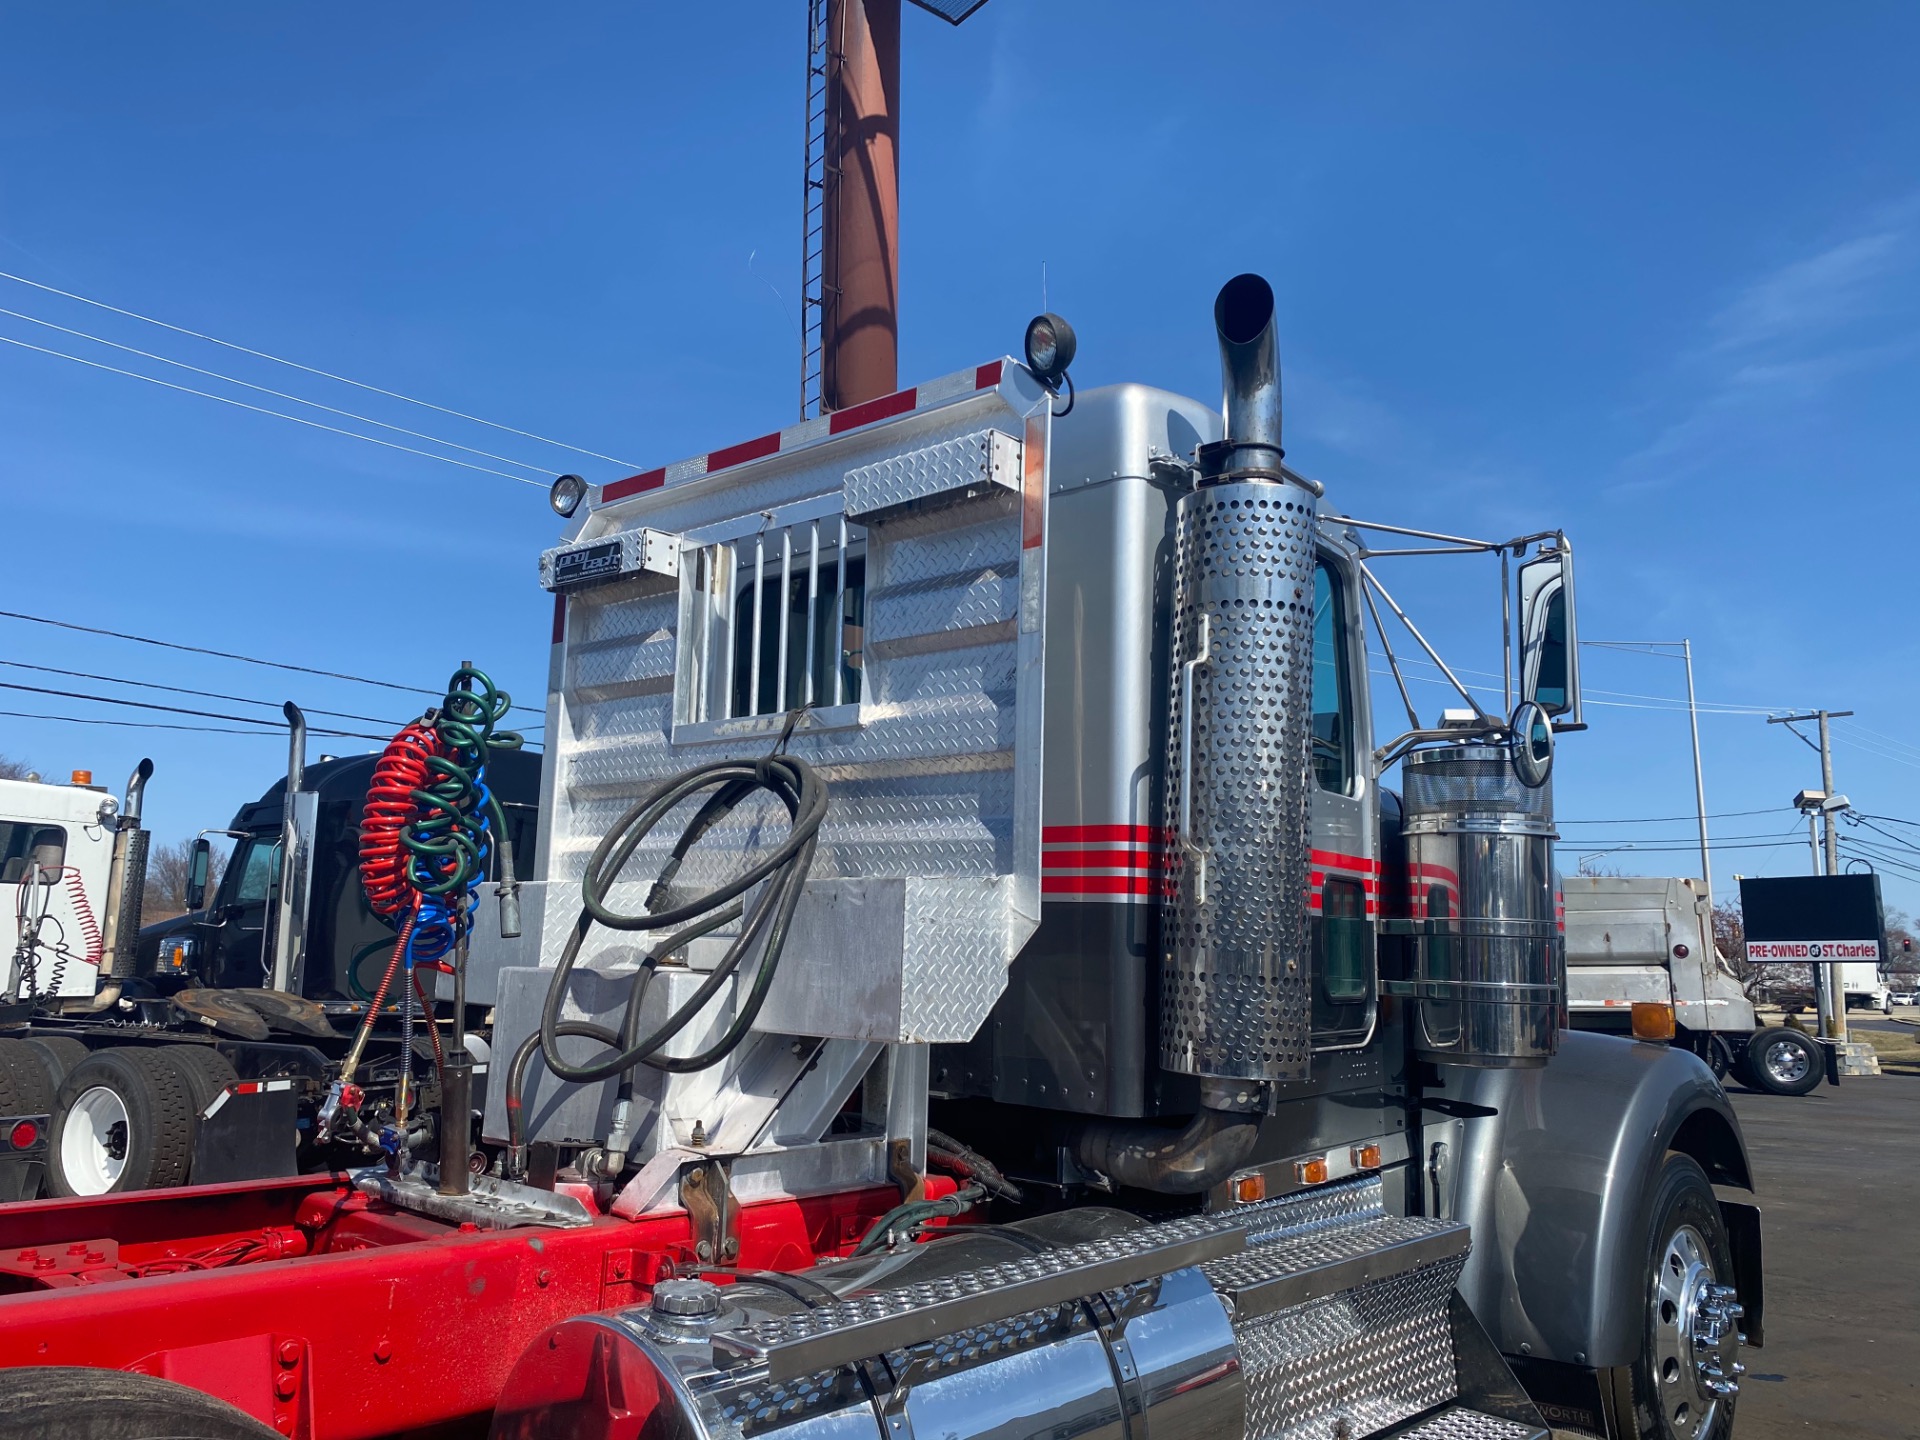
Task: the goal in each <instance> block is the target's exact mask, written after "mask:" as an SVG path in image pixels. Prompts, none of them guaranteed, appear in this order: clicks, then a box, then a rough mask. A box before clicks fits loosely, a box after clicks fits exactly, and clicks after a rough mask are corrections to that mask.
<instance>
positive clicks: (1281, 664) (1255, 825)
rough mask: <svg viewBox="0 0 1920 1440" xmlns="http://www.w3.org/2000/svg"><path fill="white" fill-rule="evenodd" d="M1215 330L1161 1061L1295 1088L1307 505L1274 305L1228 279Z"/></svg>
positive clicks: (1176, 798) (1185, 676)
mask: <svg viewBox="0 0 1920 1440" xmlns="http://www.w3.org/2000/svg"><path fill="white" fill-rule="evenodd" d="M1214 322H1215V325H1216V327H1217V329H1218V330H1219V335H1220V357H1221V369H1222V372H1223V376H1224V379H1225V390H1226V406H1225V408H1226V419H1227V438H1226V439H1225V440H1223V441H1221V442H1219V443H1218V444H1216V445H1209V446H1203V447H1202V449H1201V452H1200V460H1201V467H1202V476H1201V480H1200V483H1199V484H1198V485H1197V486H1196V487H1195V489H1194V490H1193V492H1192V493H1190V494H1188V495H1186V496H1185V497H1183V498H1182V499H1181V501H1180V504H1179V509H1178V513H1177V519H1176V522H1175V524H1176V536H1175V558H1174V612H1173V673H1172V697H1171V704H1170V708H1169V719H1170V724H1169V726H1168V738H1169V743H1170V746H1171V754H1170V755H1169V757H1168V763H1167V767H1166V773H1167V776H1168V781H1167V824H1168V828H1169V829H1171V830H1172V831H1173V832H1174V833H1175V836H1176V841H1177V844H1176V851H1175V853H1176V860H1175V865H1174V886H1175V889H1174V894H1173V896H1172V901H1171V906H1170V911H1169V914H1168V916H1167V921H1166V923H1165V924H1164V926H1163V930H1162V934H1163V936H1164V939H1163V941H1162V953H1161V980H1162V983H1161V997H1162V998H1161V1020H1160V1034H1161V1062H1162V1063H1163V1064H1164V1065H1165V1066H1166V1067H1167V1068H1168V1069H1170V1070H1177V1071H1180V1072H1183V1073H1185V1074H1190V1075H1210V1076H1219V1077H1223V1078H1235V1079H1247V1080H1303V1079H1305V1078H1306V1077H1307V1071H1308V1065H1309V1045H1308V1033H1309V1016H1308V1001H1309V990H1308V985H1309V978H1310V977H1309V973H1308V951H1307V859H1308V844H1307V836H1308V829H1307V822H1308V787H1307V772H1308V763H1309V758H1310V755H1309V746H1310V744H1311V739H1312V734H1311V718H1310V711H1311V701H1312V674H1313V566H1314V535H1315V505H1316V502H1317V499H1318V495H1317V491H1316V490H1315V489H1314V488H1311V487H1310V486H1309V485H1308V484H1306V483H1303V482H1301V481H1300V480H1299V479H1297V478H1296V477H1293V476H1291V475H1288V474H1287V473H1286V472H1284V471H1283V470H1282V468H1281V464H1280V459H1281V450H1280V370H1279V359H1278V350H1277V345H1276V342H1275V339H1274V330H1273V291H1272V290H1271V289H1270V288H1269V287H1268V285H1267V283H1266V282H1265V281H1264V280H1262V279H1260V277H1258V276H1256V275H1241V276H1238V277H1236V278H1235V279H1233V280H1231V281H1229V282H1228V283H1227V285H1226V286H1225V287H1224V288H1223V289H1222V290H1221V292H1220V296H1219V298H1218V300H1216V301H1215V303H1214Z"/></svg>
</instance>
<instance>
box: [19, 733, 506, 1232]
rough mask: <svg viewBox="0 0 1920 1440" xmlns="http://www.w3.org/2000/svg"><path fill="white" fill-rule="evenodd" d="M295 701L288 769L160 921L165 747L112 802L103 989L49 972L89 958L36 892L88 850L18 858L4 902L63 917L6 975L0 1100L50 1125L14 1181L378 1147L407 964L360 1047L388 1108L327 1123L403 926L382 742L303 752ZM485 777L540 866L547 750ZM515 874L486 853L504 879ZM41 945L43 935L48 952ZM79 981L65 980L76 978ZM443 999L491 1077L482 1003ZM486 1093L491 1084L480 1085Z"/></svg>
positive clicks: (236, 821)
mask: <svg viewBox="0 0 1920 1440" xmlns="http://www.w3.org/2000/svg"><path fill="white" fill-rule="evenodd" d="M287 711H288V720H289V723H290V725H291V726H292V744H291V751H290V763H289V767H288V773H287V774H286V775H285V776H283V777H280V778H278V779H276V780H275V781H274V783H273V784H272V785H271V786H269V787H268V789H267V790H266V792H265V793H264V794H262V795H261V796H260V798H259V799H257V800H253V801H250V802H248V803H247V804H245V805H243V806H241V807H240V810H239V811H238V813H236V814H235V816H234V817H233V821H232V823H231V825H230V826H229V827H227V828H226V829H225V830H224V831H210V832H205V833H203V834H202V835H201V836H200V837H199V839H197V840H196V842H195V845H194V856H193V872H192V879H191V881H190V884H189V894H188V903H189V904H190V905H192V906H193V907H194V908H193V909H192V910H191V911H190V913H188V914H185V915H181V916H178V917H176V918H173V919H169V920H165V921H162V922H160V923H157V924H154V925H150V926H147V927H145V928H140V927H139V914H140V904H141V894H142V892H143V890H144V886H145V869H146V832H145V831H144V830H142V829H141V827H140V800H141V792H142V791H143V790H144V787H145V783H146V779H147V777H148V775H150V774H151V770H152V767H151V764H150V763H149V762H142V766H141V769H140V770H138V771H136V772H135V775H134V776H133V778H132V779H131V780H130V781H129V785H128V794H127V798H126V799H125V801H123V802H121V803H120V804H119V806H118V807H117V808H118V813H117V814H111V815H107V818H106V820H105V821H104V822H103V823H104V824H105V825H107V826H108V827H110V830H111V834H110V843H111V845H112V852H113V863H112V867H111V872H110V875H109V876H108V878H106V879H105V880H104V881H100V882H96V883H95V886H94V888H95V889H96V890H97V891H103V892H104V893H101V894H98V895H96V896H95V897H94V898H93V899H92V900H91V901H90V902H89V908H90V909H91V910H93V911H98V912H100V913H102V914H104V915H106V916H107V917H108V924H107V926H106V931H107V933H106V935H105V937H104V940H103V943H101V944H100V945H98V946H96V947H94V948H95V949H96V950H97V951H98V954H97V955H95V956H94V957H93V958H91V959H88V958H87V957H86V956H77V957H71V958H73V960H74V964H78V965H79V966H80V967H81V972H82V973H83V974H85V973H88V972H86V970H85V967H86V966H87V965H92V966H96V967H97V977H98V978H97V980H96V981H94V982H93V983H92V984H90V985H89V986H87V989H88V990H90V991H91V992H92V993H91V994H81V995H74V994H72V993H58V994H54V993H46V992H45V991H44V990H43V991H39V992H36V989H35V981H36V978H37V979H39V980H41V981H44V978H45V977H46V976H47V975H49V974H51V973H54V971H55V966H56V964H58V965H60V967H61V968H62V969H63V970H64V971H65V972H66V973H67V974H72V973H73V971H74V964H69V963H67V961H68V959H69V958H70V957H69V956H68V955H67V954H66V952H65V950H64V949H62V950H60V951H58V952H57V953H55V952H54V951H53V950H52V948H51V947H53V946H54V945H56V944H58V945H60V946H65V941H66V936H65V932H64V931H61V930H60V929H59V928H58V925H57V922H58V919H59V915H60V913H61V912H60V911H59V910H58V909H57V907H56V906H55V905H53V904H52V903H51V901H46V902H42V901H39V900H38V896H39V893H40V892H42V891H44V892H45V893H46V894H47V895H48V896H49V897H52V900H57V901H61V902H65V901H67V900H68V898H69V896H68V892H69V891H72V890H73V889H74V888H75V887H76V885H77V884H78V878H77V876H78V872H77V870H76V869H75V868H74V867H72V866H70V865H69V866H66V867H64V871H63V867H62V866H61V865H57V864H54V863H51V862H52V861H53V859H54V857H53V856H52V854H51V853H50V852H48V853H42V852H41V851H33V852H31V853H23V860H22V863H21V864H19V865H15V866H13V867H12V868H13V869H17V870H19V871H20V872H21V873H20V875H18V876H12V878H13V879H15V880H17V881H19V882H20V890H21V896H22V899H21V903H19V904H17V905H15V906H13V907H10V908H11V909H12V910H14V911H15V912H17V913H18V914H19V915H21V916H26V917H31V916H32V915H34V914H36V913H46V912H49V911H51V912H52V913H53V914H54V916H55V923H54V924H53V925H48V924H45V923H42V924H40V925H39V926H38V927H37V928H33V929H30V930H28V929H23V931H22V934H21V935H19V936H16V937H14V938H15V945H14V954H15V957H16V959H15V963H14V965H13V966H12V968H11V970H10V972H9V974H10V976H11V977H12V978H11V979H10V981H9V986H8V992H7V993H6V994H4V995H0V1121H5V1122H7V1126H6V1133H7V1134H8V1135H10V1136H15V1137H24V1136H26V1135H27V1133H28V1130H36V1131H37V1132H38V1133H37V1134H36V1135H35V1136H34V1137H33V1143H28V1144H24V1145H11V1146H9V1145H0V1201H4V1200H20V1199H30V1198H33V1197H34V1196H35V1195H36V1194H40V1193H51V1194H53V1195H96V1194H107V1193H114V1192H119V1191H126V1190H143V1189H156V1188H164V1187H168V1186H175V1185H182V1184H188V1183H194V1184H201V1183H214V1182H219V1181H231V1180H245V1179H259V1178H266V1177H269V1176H275V1175H287V1174H294V1173H298V1172H299V1171H302V1170H310V1169H318V1168H323V1167H326V1166H330V1165H339V1164H354V1163H365V1162H366V1160H367V1159H368V1158H369V1156H370V1154H376V1153H378V1147H377V1142H376V1141H375V1139H374V1137H375V1136H376V1135H377V1134H378V1131H379V1124H378V1118H379V1116H380V1115H381V1114H382V1113H383V1110H384V1109H388V1108H390V1101H391V1096H392V1093H393V1092H394V1091H395V1089H396V1088H397V1082H398V1080H399V1078H400V1076H401V1074H402V1060H403V1055H404V1051H403V1050H402V1048H401V1040H400V1033H401V1026H400V1015H399V1005H400V1001H401V995H400V992H399V988H398V987H397V986H396V987H395V988H394V989H393V990H392V991H391V992H390V993H389V994H388V995H387V996H386V997H385V1001H384V1003H383V1004H382V1005H381V1007H380V1010H379V1013H378V1014H376V1015H375V1017H374V1020H373V1024H372V1026H371V1027H369V1034H368V1036H367V1038H366V1041H365V1043H364V1045H363V1047H362V1049H361V1052H360V1053H359V1055H358V1056H356V1070H355V1075H354V1079H355V1081H356V1083H357V1084H358V1086H359V1087H360V1088H361V1089H362V1090H363V1091H364V1092H365V1094H366V1097H367V1098H366V1102H365V1104H364V1107H363V1110H362V1113H363V1114H366V1115H368V1116H369V1117H372V1119H373V1122H374V1123H373V1125H372V1127H371V1128H369V1129H367V1130H365V1131H363V1132H362V1139H361V1141H360V1142H358V1144H357V1145H356V1144H355V1142H341V1141H339V1140H337V1139H336V1140H331V1141H329V1142H327V1143H324V1144H322V1143H318V1142H316V1141H315V1140H314V1138H313V1137H314V1135H315V1134H316V1133H317V1132H316V1127H315V1124H314V1121H315V1117H316V1116H317V1114H318V1113H319V1110H320V1107H321V1106H322V1105H324V1104H325V1103H326V1100H327V1097H328V1095H329V1093H330V1091H331V1090H332V1089H333V1087H334V1083H335V1081H336V1080H338V1079H339V1078H340V1076H341V1071H342V1066H343V1062H345V1061H346V1059H347V1056H348V1054H349V1051H350V1050H352V1049H353V1047H354V1041H355V1037H356V1035H357V1033H358V1032H359V1031H360V1029H361V1028H362V1026H363V1024H364V1022H365V1021H366V1019H367V1014H368V1010H369V1008H370V1006H371V1005H372V1003H373V999H374V995H375V993H376V992H377V990H378V988H379V982H380V978H381V976H382V974H383V973H384V971H385V969H386V967H387V964H388V961H389V959H390V958H391V956H392V954H393V950H394V945H395V941H396V935H395V932H394V931H393V929H392V928H391V927H390V926H388V925H387V924H386V923H385V922H384V921H382V920H381V919H380V918H379V917H377V916H376V915H374V913H373V912H372V910H371V909H370V908H369V907H368V905H367V902H366V898H365V896H364V894H363V893H362V890H361V886H360V880H359V869H358V859H359V845H360V824H361V819H362V815H363V812H364V810H365V808H366V802H367V790H368V785H369V782H370V781H371V779H372V777H373V773H374V766H375V764H376V762H377V761H378V759H379V757H378V756H377V755H356V756H348V757H343V758H332V757H324V758H322V759H321V760H320V761H319V762H317V763H315V764H313V765H311V766H309V765H307V764H305V759H304V751H305V744H306V735H305V723H304V720H303V719H302V718H301V717H300V714H299V711H298V709H297V707H294V706H292V705H289V706H288V707H287ZM487 782H488V785H489V787H490V788H491V789H492V791H493V792H494V795H495V797H496V798H497V799H498V801H499V802H500V806H501V810H502V812H503V814H504V816H505V819H506V824H507V828H508V837H509V838H510V840H511V843H512V849H513V853H514V854H515V855H517V856H521V857H524V859H523V860H522V861H521V864H522V865H523V866H525V865H527V864H529V863H530V862H531V860H532V857H533V854H534V847H535V843H536V835H535V825H536V816H537V814H538V805H537V802H538V799H539V790H540V758H539V756H538V755H534V754H529V753H527V752H524V751H502V752H497V753H496V754H495V755H494V757H493V759H492V760H491V761H490V763H489V765H488V769H487ZM47 788H48V789H49V790H51V789H53V788H54V787H47ZM62 788H65V787H62ZM289 796H291V797H292V803H291V804H289ZM113 808H114V807H112V806H106V807H102V813H103V814H106V812H107V811H108V810H111V809H113ZM5 819H6V817H0V824H4V822H5ZM19 824H20V826H22V827H26V828H23V829H22V833H23V835H25V836H27V837H28V838H29V839H34V838H39V839H44V838H46V837H47V836H48V834H49V831H50V829H52V828H54V827H49V826H46V825H38V824H36V823H35V822H34V820H33V818H32V817H23V818H22V820H21V821H20V822H19ZM70 828H71V827H70ZM212 835H225V836H227V837H229V838H231V840H232V841H233V847H234V848H233V851H232V854H231V857H230V859H229V861H228V863H227V866H226V869H225V872H224V874H223V875H222V876H221V877H220V879H219V882H218V884H217V886H214V887H212V893H211V894H210V895H209V893H208V890H209V886H208V877H209V869H210V864H209V862H210V859H211V850H212V844H211V840H210V838H209V837H210V836H212ZM82 838H83V837H82V836H80V835H79V834H77V833H76V834H75V835H74V840H75V841H76V842H77V841H79V840H81V839H82ZM23 844H24V842H23ZM73 848H74V846H72V845H70V846H69V850H70V851H71V850H72V849H73ZM43 849H44V847H43ZM64 858H66V859H69V860H71V859H76V858H78V857H77V855H74V854H69V855H67V856H66V857H64ZM493 860H494V863H495V864H496V865H497V862H498V848H497V847H496V849H495V852H494V855H493ZM8 874H9V875H10V876H11V871H9V872H8ZM499 878H500V876H499V875H498V873H497V871H492V870H490V872H489V875H488V880H489V881H492V882H497V881H498V879H499ZM63 886H64V888H62V887H63ZM496 888H497V886H496V884H494V883H490V884H487V885H486V886H484V887H483V892H484V893H485V894H486V895H488V896H491V894H492V892H493V891H494V890H495V889H496ZM8 893H9V895H11V894H12V892H11V891H9V892H8ZM36 905H37V910H36ZM21 923H22V925H25V923H26V922H25V921H24V920H23V921H22V922H21ZM482 923H490V922H488V921H483V922H482ZM69 928H77V927H69ZM49 937H51V938H49ZM67 948H69V949H70V948H71V947H67ZM37 950H38V951H44V952H47V953H46V954H45V955H43V956H42V957H41V958H39V959H38V960H36V952H37ZM22 957H24V960H23V959H22ZM23 976H24V979H22V977H23ZM89 978H91V976H90V975H89ZM73 989H74V983H73V981H72V980H68V981H66V982H65V986H64V990H65V992H71V991H73ZM434 1009H435V1012H436V1013H435V1018H434V1024H435V1025H437V1026H438V1027H440V1029H441V1031H442V1033H443V1035H444V1034H446V1033H448V1032H449V1030H450V1027H451V1026H452V1025H453V1024H454V1023H456V1021H458V1022H459V1023H460V1024H461V1026H462V1033H465V1034H468V1035H471V1036H473V1037H475V1040H476V1041H477V1043H472V1042H470V1047H469V1048H471V1049H474V1050H477V1051H479V1052H481V1053H479V1054H477V1055H476V1057H475V1058H476V1061H477V1062H478V1063H477V1064H476V1066H475V1069H476V1081H475V1083H476V1085H477V1086H481V1087H484V1083H485V1081H484V1075H485V1056H484V1049H485V1026H484V1025H483V1024H481V1023H480V1021H481V1019H482V1016H483V1014H484V1012H483V1011H482V1010H480V1009H479V1008H478V1007H473V1006H469V1007H468V1014H466V1015H464V1016H459V1017H455V1016H454V1015H453V1014H452V1013H451V1009H450V1007H449V1006H447V1005H446V1004H444V1003H436V1004H435V1006H434ZM416 1015H417V1018H418V1020H419V1022H420V1023H419V1025H418V1027H417V1033H416V1035H415V1039H414V1050H415V1061H414V1063H413V1064H412V1065H411V1066H410V1067H409V1073H410V1074H412V1075H413V1076H414V1077H415V1078H414V1079H413V1081H412V1083H413V1085H414V1088H415V1090H416V1092H419V1093H420V1094H421V1098H422V1099H431V1098H432V1096H431V1094H430V1093H427V1092H430V1090H431V1086H432V1081H431V1078H430V1077H431V1075H432V1070H433V1066H432V1064H431V1060H432V1050H431V1045H432V1039H433V1037H432V1036H431V1034H430V1033H429V1030H428V1025H427V1023H426V1017H425V1014H424V1011H423V1010H420V1011H417V1012H416ZM483 1101H484V1089H481V1090H479V1092H478V1094H477V1096H476V1099H475V1104H476V1106H477V1105H479V1104H481V1103H483ZM21 1120H25V1121H27V1122H28V1126H27V1129H20V1128H19V1124H18V1122H20V1121H21ZM416 1138H417V1137H416ZM343 1143H344V1144H345V1146H346V1150H349V1151H352V1153H345V1151H343Z"/></svg>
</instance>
